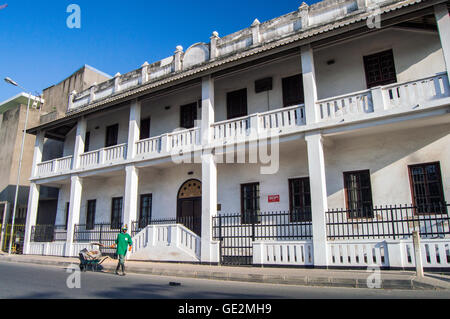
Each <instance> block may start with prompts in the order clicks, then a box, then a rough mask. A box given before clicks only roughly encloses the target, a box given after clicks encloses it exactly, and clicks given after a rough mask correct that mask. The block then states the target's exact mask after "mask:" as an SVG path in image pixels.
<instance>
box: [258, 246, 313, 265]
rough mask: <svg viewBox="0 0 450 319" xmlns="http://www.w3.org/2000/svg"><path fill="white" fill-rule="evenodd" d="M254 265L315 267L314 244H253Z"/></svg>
mask: <svg viewBox="0 0 450 319" xmlns="http://www.w3.org/2000/svg"><path fill="white" fill-rule="evenodd" d="M253 264H254V265H296V266H312V265H314V254H313V242H312V241H311V240H308V241H261V242H255V243H253Z"/></svg>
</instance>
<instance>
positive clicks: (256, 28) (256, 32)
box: [250, 19, 261, 45]
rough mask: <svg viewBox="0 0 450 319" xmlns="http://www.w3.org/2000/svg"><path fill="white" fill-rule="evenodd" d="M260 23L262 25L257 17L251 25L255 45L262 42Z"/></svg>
mask: <svg viewBox="0 0 450 319" xmlns="http://www.w3.org/2000/svg"><path fill="white" fill-rule="evenodd" d="M260 25H261V23H260V22H259V20H258V19H255V21H253V23H252V25H251V27H250V28H251V30H252V40H253V45H257V44H259V43H260V42H261V33H260V31H259V29H260V28H259V27H260Z"/></svg>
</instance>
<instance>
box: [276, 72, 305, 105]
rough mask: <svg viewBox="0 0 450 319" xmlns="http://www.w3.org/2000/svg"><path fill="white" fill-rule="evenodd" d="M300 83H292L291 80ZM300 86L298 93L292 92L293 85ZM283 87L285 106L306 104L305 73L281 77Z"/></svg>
mask: <svg viewBox="0 0 450 319" xmlns="http://www.w3.org/2000/svg"><path fill="white" fill-rule="evenodd" d="M291 81H292V82H298V83H290V82H291ZM294 84H296V85H295V86H296V87H298V88H299V91H297V92H296V94H294V93H292V91H291V90H290V89H291V87H293V86H294ZM281 87H282V94H283V107H289V106H294V105H301V104H305V91H304V87H303V74H302V73H300V74H295V75H291V76H288V77H285V78H283V79H281Z"/></svg>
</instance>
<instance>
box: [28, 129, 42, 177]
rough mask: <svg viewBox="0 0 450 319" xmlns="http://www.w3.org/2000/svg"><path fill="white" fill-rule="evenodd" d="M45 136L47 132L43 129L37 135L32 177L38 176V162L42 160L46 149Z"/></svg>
mask: <svg viewBox="0 0 450 319" xmlns="http://www.w3.org/2000/svg"><path fill="white" fill-rule="evenodd" d="M44 136H45V132H43V131H41V132H39V133H38V134H37V136H36V142H35V144H34V155H33V165H32V166H31V177H36V175H37V173H38V170H37V164H39V163H41V162H42V152H43V150H44Z"/></svg>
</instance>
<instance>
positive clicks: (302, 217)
mask: <svg viewBox="0 0 450 319" xmlns="http://www.w3.org/2000/svg"><path fill="white" fill-rule="evenodd" d="M296 182H300V183H301V190H300V200H299V201H300V202H301V205H300V206H301V207H302V208H301V210H302V212H301V213H300V214H299V215H298V217H299V218H298V217H297V216H296V214H295V213H294V210H296V209H297V208H295V207H294V201H295V199H294V196H296V194H294V191H293V187H294V183H296ZM305 182H307V183H308V190H309V191H308V192H306V191H305V184H304V183H305ZM307 194H309V206H308V205H307V204H305V196H308V195H307ZM308 208H309V209H308ZM289 211H290V214H289V215H290V217H289V220H290V222H291V223H300V222H311V221H312V215H311V212H312V211H311V184H310V179H309V177H300V178H291V179H289Z"/></svg>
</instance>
